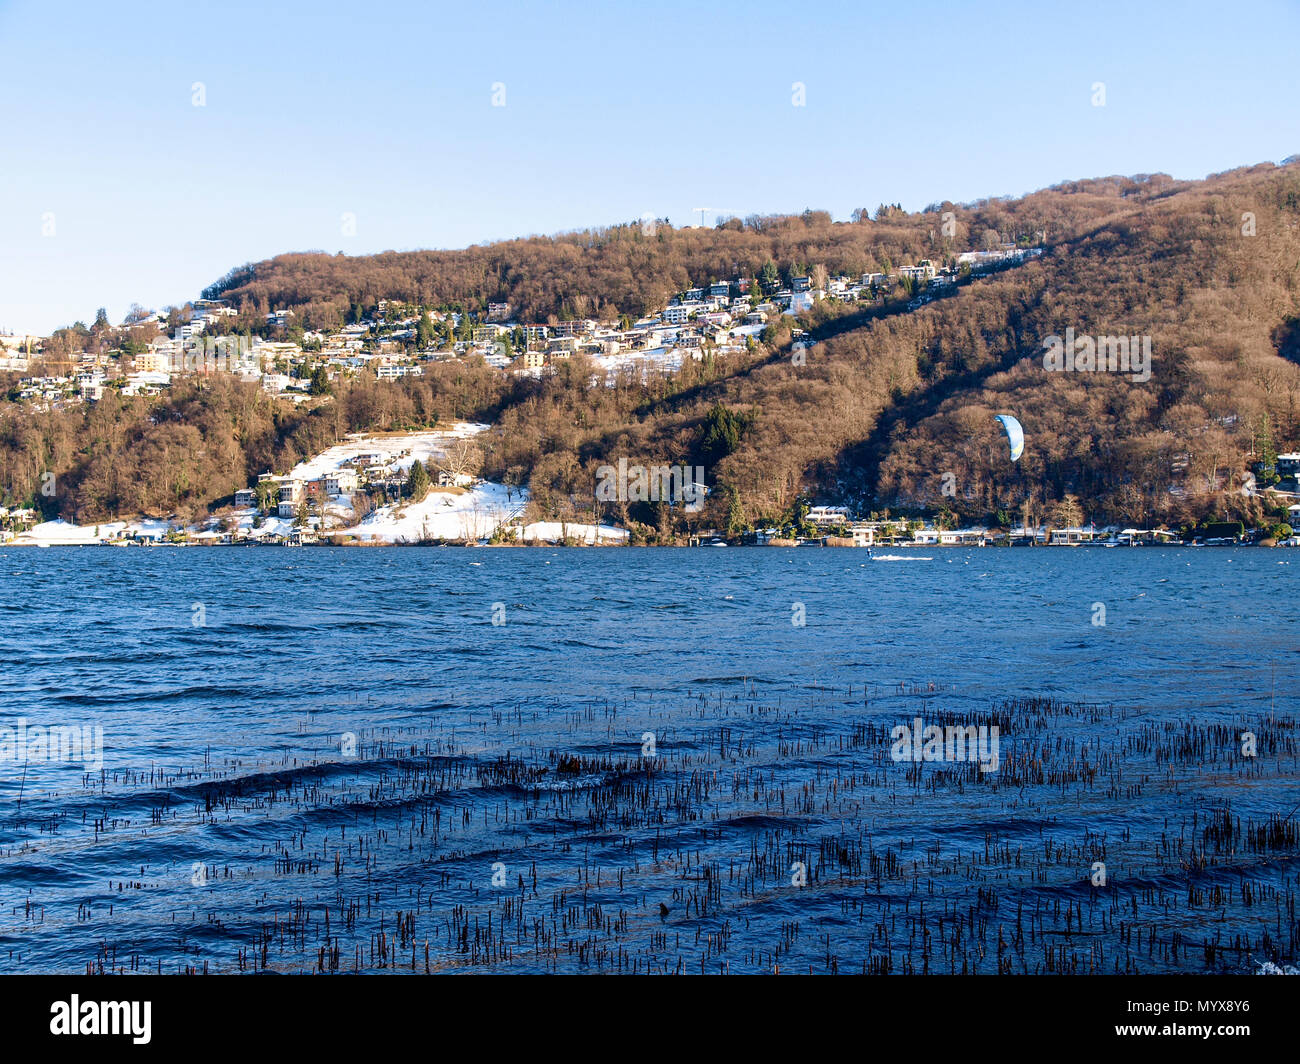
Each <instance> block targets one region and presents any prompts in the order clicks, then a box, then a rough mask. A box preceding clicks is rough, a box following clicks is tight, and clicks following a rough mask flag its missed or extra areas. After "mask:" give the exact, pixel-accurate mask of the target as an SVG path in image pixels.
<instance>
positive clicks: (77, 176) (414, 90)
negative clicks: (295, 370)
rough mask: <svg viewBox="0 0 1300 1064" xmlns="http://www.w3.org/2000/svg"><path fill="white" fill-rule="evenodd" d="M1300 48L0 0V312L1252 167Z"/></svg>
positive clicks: (1018, 31)
mask: <svg viewBox="0 0 1300 1064" xmlns="http://www.w3.org/2000/svg"><path fill="white" fill-rule="evenodd" d="M1298 45H1300V5H1298V4H1297V3H1295V2H1294V0H1292V2H1288V3H1283V2H1269V0H1264V2H1260V3H1253V4H1230V5H1224V4H1222V3H1202V2H1199V0H1197V2H1189V3H1177V4H1175V3H1154V4H1142V3H1133V2H1127V3H1113V4H1112V3H1104V2H1089V3H1082V4H1056V3H1054V2H1052V3H1042V2H1040V0H1036V2H1029V3H1023V4H1022V3H1011V2H1007V3H998V2H996V0H989V2H984V3H960V4H958V3H954V4H942V3H922V4H911V3H892V2H891V3H877V2H874V0H870V2H864V0H857V2H852V3H838V2H835V0H825V2H818V3H815V4H808V3H802V4H797V3H790V2H784V3H769V2H766V0H745V2H743V3H728V2H711V3H699V2H690V3H685V2H683V3H661V4H645V3H628V2H624V0H613V2H577V0H574V2H566V3H546V2H534V3H528V4H522V3H521V4H516V3H508V2H502V0H486V2H484V0H480V2H465V0H458V2H457V3H455V4H451V3H439V2H436V0H435V2H431V3H422V2H411V3H397V2H393V3H386V2H383V0H371V2H368V3H356V2H355V0H353V2H349V3H336V2H333V0H313V2H311V3H296V2H287V3H281V2H275V3H271V2H268V0H255V2H246V0H224V2H220V3H203V2H197V3H196V2H190V0H186V2H184V3H181V4H176V3H144V2H132V0H126V2H121V3H111V4H110V3H103V2H102V0H94V2H68V3H60V2H58V0H45V2H27V0H19V2H6V0H0V56H3V60H2V61H0V135H2V136H3V142H4V152H3V156H2V157H0V158H2V161H0V330H5V331H10V332H23V331H31V332H36V333H48V332H49V331H50V330H51V329H54V328H56V327H58V326H60V325H64V324H69V323H71V322H72V321H74V320H78V319H81V320H84V321H86V322H89V321H91V320H92V319H93V317H94V314H95V310H96V308H97V307H99V306H105V307H107V308H108V311H109V316H110V318H111V319H112V320H113V321H114V322H117V321H119V320H121V318H122V316H123V314H124V313H125V312H126V310H127V308H128V306H129V305H130V304H131V303H132V302H133V301H138V302H140V303H142V304H144V305H145V306H147V307H151V308H158V307H161V306H163V305H165V304H169V303H183V302H184V301H185V300H187V299H191V298H194V297H196V296H197V295H198V294H199V291H200V289H201V288H203V286H204V285H206V284H208V283H210V282H211V281H213V280H215V279H217V278H218V277H220V276H221V275H222V274H224V273H225V272H226V271H227V270H228V269H230V268H231V267H233V266H236V265H239V264H241V263H243V262H247V261H255V260H258V259H262V258H266V257H269V256H271V255H274V254H277V253H280V252H284V251H297V250H307V249H320V250H325V251H329V252H331V253H332V252H337V251H343V252H345V253H347V254H349V255H351V254H365V253H368V252H373V251H381V250H385V249H399V250H401V249H411V248H454V247H464V246H466V245H469V244H474V243H480V242H483V241H488V240H494V239H500V238H504V237H511V236H521V235H526V234H530V233H551V232H557V231H560V230H565V229H575V228H581V227H584V226H588V225H602V224H606V223H610V222H616V221H628V220H632V219H635V218H638V217H641V216H642V215H645V214H651V215H654V216H656V217H668V218H670V219H671V220H672V221H673V222H674V224H678V225H687V224H692V223H693V222H695V221H697V220H698V218H699V215H697V214H695V213H693V211H694V208H696V207H710V208H713V210H714V211H715V212H720V213H730V214H739V215H742V216H743V215H745V214H750V213H771V212H786V211H799V210H802V209H804V208H805V207H814V208H822V209H826V210H829V211H831V212H832V214H833V215H834V216H835V217H836V218H837V219H843V218H847V217H848V215H849V213H850V212H851V211H852V210H853V208H855V207H859V206H866V207H870V208H872V209H874V208H875V207H876V205H877V204H878V203H880V202H882V201H883V202H900V203H902V205H903V206H904V207H906V208H908V209H909V210H915V209H919V208H921V207H924V206H925V205H927V204H929V203H931V202H935V201H939V200H943V199H951V200H954V201H956V202H964V201H969V200H973V199H977V198H980V197H984V196H994V195H1007V194H1018V193H1023V192H1027V191H1030V190H1032V189H1036V188H1041V187H1044V186H1047V185H1051V184H1055V183H1057V182H1059V181H1063V180H1068V179H1072V178H1079V177H1093V176H1099V175H1106V174H1135V173H1152V172H1157V171H1163V172H1166V173H1171V174H1173V175H1174V176H1176V177H1187V178H1191V177H1203V176H1204V175H1206V174H1207V173H1213V172H1216V171H1220V170H1226V169H1231V168H1233V167H1235V166H1240V165H1244V164H1249V163H1256V162H1262V161H1269V160H1271V161H1274V162H1278V161H1280V160H1281V159H1283V158H1285V157H1286V156H1288V155H1292V154H1295V153H1300V128H1298V126H1300V108H1298V107H1297V103H1298V102H1300V91H1298V90H1300V74H1298V73H1297V72H1298V71H1300V62H1298V61H1297V60H1298V58H1300V48H1298V47H1297V46H1298ZM796 82H798V83H801V84H802V85H803V86H804V89H803V97H804V105H803V106H795V96H796V93H797V90H796V89H795V88H794V85H795V83H796ZM1096 82H1104V83H1105V106H1094V103H1093V100H1094V95H1095V93H1094V88H1093V86H1094V83H1096ZM195 83H201V89H200V88H195ZM498 83H499V85H503V86H504V106H494V105H493V103H494V100H493V94H494V84H498ZM200 92H201V93H202V95H203V97H204V99H203V106H195V105H194V103H195V99H196V95H197V94H199V93H200ZM497 100H498V101H500V100H501V94H500V91H498V92H497ZM345 213H346V214H350V215H352V216H353V217H354V218H355V226H354V228H355V231H354V232H350V231H347V230H348V226H347V224H346V222H345V220H344V218H343V216H344V214H345ZM706 220H707V221H709V222H712V221H713V215H712V214H710V215H708V216H707V217H706Z"/></svg>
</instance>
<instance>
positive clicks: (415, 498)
mask: <svg viewBox="0 0 1300 1064" xmlns="http://www.w3.org/2000/svg"><path fill="white" fill-rule="evenodd" d="M430 486H431V481H430V480H429V471H428V470H427V469H425V468H424V463H423V462H421V461H420V460H419V459H418V458H417V459H416V460H415V461H414V462H412V463H411V472H410V474H409V475H408V476H407V478H406V493H407V495H409V496H410V497H411V501H412V502H420V501H421V500H422V499H423V498H424V497H425V496H426V495H428V494H429V488H430Z"/></svg>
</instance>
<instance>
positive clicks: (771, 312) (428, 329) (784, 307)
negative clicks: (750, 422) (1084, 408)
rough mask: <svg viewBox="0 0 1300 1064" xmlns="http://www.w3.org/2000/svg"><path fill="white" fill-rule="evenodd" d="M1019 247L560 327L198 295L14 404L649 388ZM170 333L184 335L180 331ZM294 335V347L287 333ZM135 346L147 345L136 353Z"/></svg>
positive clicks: (931, 286)
mask: <svg viewBox="0 0 1300 1064" xmlns="http://www.w3.org/2000/svg"><path fill="white" fill-rule="evenodd" d="M1040 253H1041V249H1039V248H1028V249H1026V248H1017V247H1015V246H1014V245H1006V246H1004V247H1003V248H1000V249H996V250H990V251H969V252H965V253H962V254H960V255H957V256H954V257H953V258H952V260H951V261H950V262H949V263H948V264H946V265H935V264H934V263H933V262H932V261H930V260H929V259H922V260H921V261H920V262H918V263H917V264H915V265H902V266H899V267H897V268H896V269H893V270H891V271H889V272H888V273H885V272H873V273H867V274H863V275H861V276H857V277H848V276H837V277H828V276H825V271H821V273H822V276H817V272H816V271H814V272H813V273H810V274H807V275H796V276H791V277H789V278H788V282H789V283H788V284H782V283H781V281H780V280H779V279H778V278H776V277H772V278H768V279H760V278H757V277H755V278H749V277H737V278H734V279H732V280H729V281H718V282H714V283H712V284H709V285H707V286H701V287H699V288H691V289H688V290H686V291H684V292H681V293H678V294H677V295H676V296H675V297H673V298H672V299H671V300H670V302H669V303H668V304H667V306H665V307H663V308H662V309H661V310H659V311H658V312H656V313H653V314H649V315H646V316H645V317H642V318H640V319H638V320H635V321H633V320H630V319H629V318H626V317H625V318H623V319H622V320H621V321H597V320H595V319H592V318H576V319H573V320H568V321H558V320H552V321H550V322H548V323H538V322H520V321H517V320H515V318H514V316H513V314H512V308H511V306H510V304H508V303H491V302H489V303H488V304H487V305H486V307H485V308H484V309H483V310H482V311H481V312H479V313H477V314H476V313H473V312H468V311H458V310H446V309H436V308H431V307H419V306H413V305H411V304H405V303H398V302H396V301H392V300H386V299H380V300H378V301H377V304H376V305H375V306H374V307H373V308H371V309H370V310H369V311H361V310H358V313H357V314H356V315H355V317H356V319H357V320H355V321H353V322H352V323H350V324H347V325H344V326H343V327H342V328H341V329H339V330H338V331H337V332H331V333H325V332H319V331H312V330H302V329H296V328H295V322H294V312H293V311H292V310H287V309H282V310H272V311H269V312H268V313H267V315H266V322H265V325H264V327H263V328H262V329H261V331H260V333H238V334H237V333H233V332H231V331H230V328H229V325H228V322H229V321H230V320H231V319H234V318H236V317H238V315H239V311H238V310H236V309H235V308H233V307H231V306H229V305H228V303H227V301H225V300H223V299H196V300H193V301H192V302H190V303H188V304H186V306H185V307H183V308H172V309H171V311H170V312H169V313H157V312H149V313H145V312H142V311H137V312H136V313H135V314H133V315H132V316H131V317H129V318H128V319H127V320H126V321H124V322H123V323H122V325H121V329H122V330H130V332H131V334H132V335H134V336H140V335H141V334H146V335H147V334H149V333H153V335H150V336H148V339H147V340H143V341H140V343H139V347H140V348H141V349H140V350H124V349H122V348H117V349H110V350H107V351H104V352H102V353H89V352H87V353H81V354H79V355H77V356H76V357H75V359H74V360H72V364H71V365H70V366H69V367H68V370H67V372H65V373H62V374H42V375H32V376H23V377H20V378H19V379H18V380H17V381H16V383H15V384H14V385H13V386H12V387H11V388H10V389H9V390H8V392H7V395H6V398H8V399H9V400H10V401H15V402H30V403H33V404H36V405H38V406H41V405H47V406H56V407H57V406H64V405H68V404H76V403H83V402H95V401H96V400H97V399H99V398H100V397H101V396H102V395H103V393H104V390H105V389H108V388H116V389H119V390H120V391H121V393H122V394H123V395H156V394H159V393H160V392H162V391H164V390H166V389H167V388H168V387H169V386H170V385H171V383H172V380H173V379H174V378H178V377H185V376H190V375H205V374H213V373H229V374H232V375H234V376H235V377H238V378H240V379H242V380H246V381H255V382H258V383H259V384H260V385H261V387H262V388H263V389H264V390H265V391H267V392H268V393H272V394H275V395H278V396H283V397H286V398H288V399H290V400H293V401H296V402H301V401H304V400H306V399H307V398H309V397H311V396H313V395H318V394H321V393H322V392H323V391H325V390H326V389H327V388H328V387H329V385H330V384H331V383H333V382H336V381H338V380H339V379H340V378H347V377H353V376H356V375H360V374H371V375H373V377H374V378H375V379H377V380H381V381H383V380H388V381H392V380H399V379H400V378H402V377H405V376H408V375H410V376H417V377H418V376H421V375H422V374H423V372H424V369H423V367H424V366H425V365H427V364H428V363H430V362H435V361H443V360H448V359H463V358H473V357H481V358H483V359H484V360H485V361H486V362H487V363H488V364H489V365H491V366H493V367H495V368H497V369H498V370H500V371H501V372H502V373H509V374H516V375H521V376H533V377H538V376H541V375H543V374H546V373H548V372H552V371H554V369H555V367H556V365H557V364H558V363H560V362H562V361H565V360H569V359H571V358H573V356H575V355H579V354H581V355H585V356H587V357H588V358H590V360H591V363H592V366H593V369H594V375H593V381H592V383H593V384H597V383H601V382H602V381H603V383H605V384H607V385H613V384H614V383H615V382H617V381H618V380H619V379H620V377H625V376H627V375H636V376H637V377H638V379H644V378H645V375H646V374H647V373H650V372H661V373H663V372H672V371H674V370H676V369H679V368H680V367H681V365H682V363H683V360H684V359H687V358H693V359H697V360H698V359H699V358H701V357H702V356H703V354H704V353H705V352H714V353H718V354H725V353H728V352H734V351H740V350H744V349H745V348H746V347H752V346H753V345H754V344H755V343H757V342H758V341H759V340H761V338H762V336H763V333H764V330H765V329H767V328H768V327H769V326H770V325H771V324H773V323H774V322H775V321H776V320H777V319H778V318H780V317H781V316H783V315H793V316H797V315H799V314H800V313H803V312H804V311H807V310H811V309H812V307H813V306H814V305H815V304H816V303H818V302H820V301H822V300H832V301H839V302H842V303H854V304H864V305H869V304H878V303H881V302H883V301H884V300H886V299H887V298H891V297H893V298H897V297H898V295H899V294H900V293H901V294H905V295H907V297H908V299H909V307H910V309H915V308H916V307H918V306H921V305H922V304H923V303H925V302H927V301H929V300H930V299H933V298H935V296H936V295H938V294H940V293H942V292H943V291H944V290H945V289H946V288H949V287H952V286H954V285H956V284H957V283H958V281H959V280H960V279H961V277H963V276H969V275H970V274H971V273H972V272H979V271H981V270H984V269H988V268H993V267H998V266H1004V265H1007V264H1012V263H1015V262H1018V261H1021V260H1023V259H1024V258H1026V257H1032V256H1034V255H1037V254H1040ZM169 326H170V327H169ZM287 336H293V337H294V338H293V339H286V338H281V337H287ZM43 341H44V338H42V337H33V336H21V337H16V336H0V373H3V372H6V371H7V372H10V373H20V374H22V373H30V372H31V370H32V369H33V368H34V367H39V366H41V365H43V364H44V363H45V362H46V361H47V360H46V359H44V358H43V357H42V356H43V355H44V354H45V350H44V342H43ZM133 346H134V345H133Z"/></svg>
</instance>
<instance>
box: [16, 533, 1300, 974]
mask: <svg viewBox="0 0 1300 1064" xmlns="http://www.w3.org/2000/svg"><path fill="white" fill-rule="evenodd" d="M898 553H899V554H900V555H904V556H906V558H907V560H900V561H872V560H869V559H867V558H866V557H865V552H862V551H854V550H837V549H816V548H798V549H793V550H781V549H734V548H733V549H728V550H717V549H707V548H702V549H691V550H558V549H557V550H552V549H540V548H538V549H502V550H496V549H481V550H466V549H450V548H449V549H439V548H407V549H370V550H358V549H351V550H348V549H338V550H334V549H296V550H294V549H280V548H252V549H233V548H227V549H220V548H212V549H204V548H193V549H168V548H150V549H139V550H137V549H125V550H114V549H104V548H51V549H48V550H34V549H9V550H3V551H0V582H2V587H3V596H0V649H2V650H3V660H4V668H3V673H2V674H0V724H2V725H4V726H6V727H8V728H9V729H10V732H9V733H5V732H3V731H0V756H5V753H6V749H8V751H9V756H8V758H7V759H6V760H0V970H2V971H6V972H14V971H70V972H79V971H85V970H87V969H93V970H100V969H105V970H107V969H112V970H125V971H159V970H161V971H164V972H174V971H185V970H199V971H203V970H207V971H255V970H262V969H271V970H277V971H317V970H325V971H349V972H350V971H353V970H362V971H374V970H396V971H399V972H400V971H407V972H409V971H411V970H415V971H418V972H423V971H426V970H429V971H448V970H472V971H486V970H500V971H554V970H559V971H586V970H590V971H611V970H612V971H640V972H644V971H651V972H665V971H667V972H674V971H684V972H698V971H701V970H703V971H733V972H741V971H776V970H779V971H808V970H812V971H816V972H822V971H841V972H860V971H864V970H866V971H881V972H907V971H918V972H920V971H931V972H953V971H955V972H961V971H979V972H996V971H1005V972H1023V971H1031V972H1032V971H1077V972H1087V971H1097V972H1114V971H1121V972H1123V971H1169V970H1174V971H1209V970H1228V971H1246V970H1252V968H1253V967H1255V966H1257V965H1258V964H1260V963H1262V962H1264V961H1277V962H1283V963H1286V962H1289V963H1294V962H1295V959H1296V955H1297V950H1298V948H1300V925H1298V924H1297V920H1296V912H1295V899H1296V891H1297V887H1298V884H1297V874H1298V873H1300V856H1298V855H1300V838H1297V829H1296V819H1295V807H1296V806H1297V805H1298V804H1300V761H1298V758H1300V746H1298V745H1297V732H1296V726H1295V725H1296V711H1297V700H1296V694H1295V692H1296V691H1297V690H1298V689H1300V685H1298V684H1297V680H1298V679H1300V597H1298V596H1297V593H1296V588H1297V578H1296V574H1297V566H1298V565H1300V553H1293V552H1287V551H1283V550H1272V551H1270V550H1263V549H1236V550H1231V549H1222V550H1214V549H1202V550H1189V549H1183V550H1156V549H1146V548H1144V549H1140V550H1128V549H1119V550H1102V549H1080V550H969V551H959V550H948V549H938V550H931V551H929V552H928V554H912V553H909V552H905V551H900V552H898ZM1292 559H1294V563H1293V561H1292ZM1103 609H1104V624H1097V623H1094V621H1096V620H1101V619H1102V613H1101V611H1102V610H1103ZM800 621H802V622H803V623H798V622H800ZM918 717H919V718H921V719H922V721H923V722H924V723H926V724H929V723H931V722H933V723H936V724H939V725H944V724H954V723H957V724H960V725H963V726H965V725H975V726H981V725H982V726H985V727H990V728H991V727H997V728H998V730H999V762H1000V763H999V766H998V768H997V770H996V771H991V772H982V771H980V767H979V765H978V764H971V763H968V762H966V761H962V762H952V761H949V762H942V761H940V762H924V761H923V762H920V763H917V762H914V761H896V760H894V759H893V758H892V757H891V747H892V746H893V743H892V742H891V737H890V731H891V729H893V728H895V727H896V726H897V725H900V724H904V723H908V724H910V723H911V722H912V721H913V720H915V719H916V718H918ZM21 720H25V721H26V725H27V727H28V729H29V730H30V729H31V728H32V727H34V726H48V725H76V726H86V727H89V728H92V729H93V728H96V727H98V728H102V736H103V764H102V768H97V767H96V766H94V765H93V764H92V765H89V766H88V765H87V764H86V763H84V761H85V759H83V760H82V761H77V762H76V763H55V764H51V763H47V762H46V761H44V760H42V759H41V758H40V757H39V756H35V755H33V754H32V752H31V750H30V748H29V749H28V750H27V754H26V759H25V760H24V755H23V753H22V751H21V749H20V747H19V746H18V745H16V744H15V745H10V746H9V747H8V748H6V747H5V746H4V738H5V735H6V734H10V735H16V734H17V731H16V729H17V728H18V727H19V724H20V721H21ZM1246 732H1249V733H1250V734H1251V735H1252V736H1253V737H1254V742H1255V754H1254V756H1245V755H1244V754H1243V743H1244V740H1243V739H1242V734H1243V733H1246ZM648 753H652V754H653V756H647V754H648ZM1099 865H1104V876H1105V879H1104V882H1101V881H1100V874H1101V871H1102V870H1101V869H1100V868H1099ZM665 909H666V910H667V911H666V912H665V911H664V910H665Z"/></svg>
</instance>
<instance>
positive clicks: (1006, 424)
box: [997, 414, 1025, 462]
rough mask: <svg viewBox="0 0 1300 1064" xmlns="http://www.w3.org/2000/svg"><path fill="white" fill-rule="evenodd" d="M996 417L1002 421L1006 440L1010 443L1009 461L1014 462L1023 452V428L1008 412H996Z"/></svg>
mask: <svg viewBox="0 0 1300 1064" xmlns="http://www.w3.org/2000/svg"><path fill="white" fill-rule="evenodd" d="M997 419H998V420H999V421H1000V422H1002V428H1003V429H1004V430H1005V431H1006V434H1007V442H1008V443H1009V444H1011V461H1013V462H1014V461H1016V460H1017V459H1018V458H1019V457H1020V456H1021V455H1022V454H1024V453H1025V430H1024V429H1022V428H1021V427H1020V422H1019V421H1017V420H1016V419H1015V418H1013V417H1012V416H1011V415H1010V414H998V415H997Z"/></svg>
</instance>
